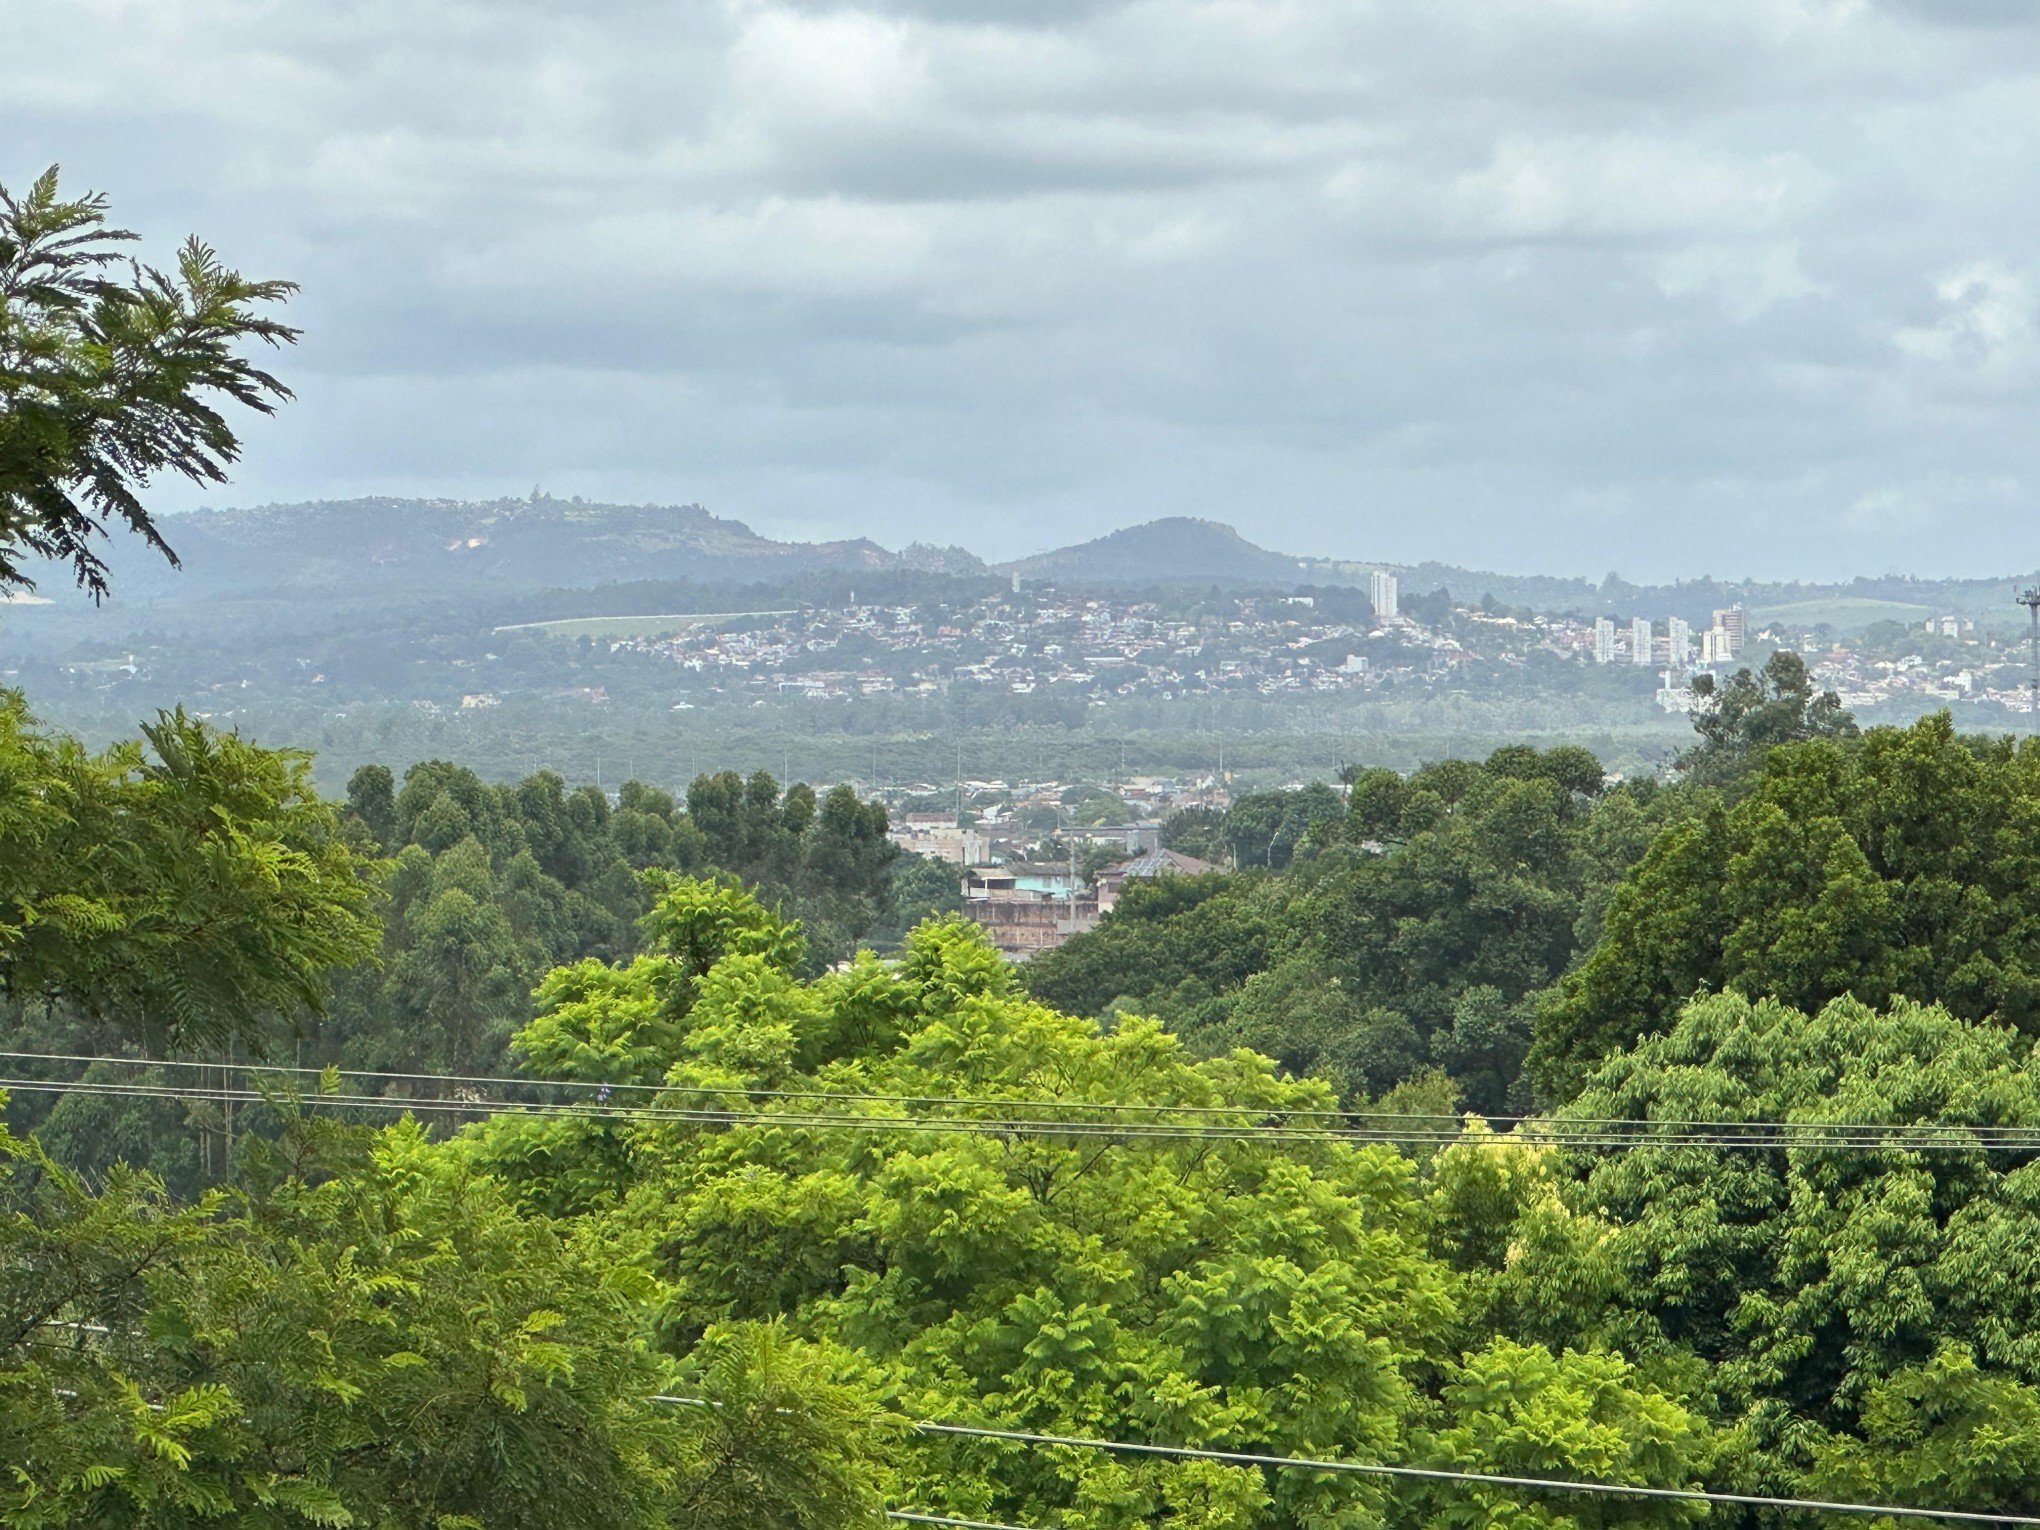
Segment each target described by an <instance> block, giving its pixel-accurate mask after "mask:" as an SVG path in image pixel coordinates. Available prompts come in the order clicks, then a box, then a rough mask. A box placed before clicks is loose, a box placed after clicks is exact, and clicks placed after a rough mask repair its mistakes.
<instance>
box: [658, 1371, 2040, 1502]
mask: <svg viewBox="0 0 2040 1530" xmlns="http://www.w3.org/2000/svg"><path fill="white" fill-rule="evenodd" d="M646 1401H647V1402H657V1403H677V1404H679V1405H681V1406H683V1407H690V1408H714V1407H719V1406H721V1405H720V1404H718V1403H715V1402H711V1401H709V1400H708V1399H706V1398H701V1397H678V1396H672V1395H664V1394H662V1395H659V1396H654V1397H649V1398H647V1399H646ZM910 1427H911V1428H913V1429H914V1430H915V1431H916V1432H917V1433H920V1434H937V1435H951V1436H956V1437H960V1438H968V1439H982V1440H1005V1441H1010V1442H1012V1443H1015V1444H1020V1445H1028V1446H1033V1447H1037V1448H1044V1449H1045V1448H1054V1447H1061V1448H1067V1449H1076V1450H1105V1451H1113V1452H1116V1453H1119V1454H1123V1455H1144V1456H1167V1457H1170V1458H1171V1459H1175V1460H1187V1461H1217V1462H1220V1463H1222V1464H1224V1465H1228V1466H1267V1467H1275V1468H1279V1469H1282V1470H1289V1471H1312V1472H1345V1473H1350V1474H1354V1475H1358V1476H1371V1477H1398V1478H1407V1479H1412V1480H1416V1481H1423V1482H1458V1483H1478V1484H1483V1485H1488V1486H1493V1487H1517V1488H1535V1489H1538V1490H1540V1491H1550V1492H1555V1493H1596V1494H1600V1495H1602V1496H1604V1497H1619V1498H1662V1499H1673V1500H1677V1501H1680V1502H1686V1503H1718V1504H1735V1505H1738V1506H1740V1507H1745V1508H1760V1509H1808V1510H1815V1511H1820V1512H1825V1513H1830V1514H1868V1515H1876V1516H1882V1517H1888V1518H1893V1519H1953V1520H1962V1521H1966V1522H1973V1523H1979V1524H1993V1525H2040V1518H2036V1517H2033V1516H2031V1515H2023V1514H2005V1513H1997V1512H1991V1511H1987V1510H1980V1509H1929V1508H1919V1507H1915V1506H1913V1505H1909V1504H1874V1503H1853V1502H1850V1501H1849V1500H1846V1499H1825V1498H1773V1497H1767V1496H1765V1495H1763V1494H1758V1493H1721V1492H1710V1491H1708V1490H1706V1489H1704V1488H1661V1487H1644V1486H1641V1485H1636V1484H1631V1483H1625V1482H1592V1481H1583V1480H1581V1479H1578V1478H1572V1477H1528V1476H1518V1475H1516V1474H1513V1473H1503V1472H1463V1471H1454V1470H1449V1469H1446V1468H1443V1467H1430V1466H1389V1465H1386V1464H1383V1463H1380V1462H1374V1461H1343V1460H1335V1459H1334V1460H1327V1459H1321V1458H1318V1457H1313V1456H1277V1455H1267V1454H1263V1453H1261V1452H1258V1451H1246V1450H1213V1449H1210V1448H1208V1447H1205V1446H1198V1445H1151V1444H1147V1443H1145V1442H1143V1441H1138V1440H1097V1439H1089V1438H1086V1437H1083V1436H1079V1435H1066V1434H1036V1433H1034V1432H1033V1431H1031V1430H1026V1429H994V1428H989V1427H986V1426H983V1425H978V1424H945V1423H939V1422H937V1421H935V1420H933V1419H921V1420H919V1421H918V1422H916V1423H914V1424H913V1425H911V1426H910ZM933 1523H942V1521H940V1520H936V1521H933ZM986 1530H1011V1527H1002V1526H991V1527H986Z"/></svg>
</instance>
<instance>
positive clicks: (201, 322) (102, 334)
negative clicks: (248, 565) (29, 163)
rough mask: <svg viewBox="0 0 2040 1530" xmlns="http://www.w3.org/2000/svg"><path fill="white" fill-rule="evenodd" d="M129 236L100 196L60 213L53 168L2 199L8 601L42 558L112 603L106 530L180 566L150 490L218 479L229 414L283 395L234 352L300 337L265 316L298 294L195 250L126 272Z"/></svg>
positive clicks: (2, 535) (194, 243) (227, 444)
mask: <svg viewBox="0 0 2040 1530" xmlns="http://www.w3.org/2000/svg"><path fill="white" fill-rule="evenodd" d="M134 237H135V236H134V235H133V234H131V233H129V232H127V231H126V230H124V229H116V228H109V227H107V224H106V199H105V198H104V197H99V196H85V197H80V198H76V199H73V200H66V199H65V198H64V197H63V196H62V195H61V194H60V193H59V191H58V189H57V171H56V167H55V166H52V167H51V168H50V169H49V170H48V171H46V172H45V173H44V174H43V175H41V176H40V177H38V178H37V179H36V181H35V182H34V184H32V185H31V186H30V187H29V189H28V190H27V191H26V192H24V193H22V194H21V195H19V196H16V195H14V194H12V193H10V192H9V191H8V190H7V189H6V188H5V187H4V186H0V589H4V588H6V587H8V586H15V587H32V586H33V584H34V579H33V576H32V575H31V573H30V572H29V570H30V568H31V566H32V564H31V560H34V559H45V558H46V559H52V560H54V561H57V562H60V563H68V564H69V565H70V566H71V572H72V574H73V575H74V576H75V577H76V579H77V581H78V583H79V585H80V586H81V587H83V588H84V589H86V590H87V591H89V592H90V593H91V595H92V597H93V599H95V600H99V599H103V598H104V597H105V596H106V595H107V593H108V591H109V588H110V586H109V582H108V570H107V566H106V561H105V559H104V558H103V557H102V556H101V555H100V551H99V549H98V547H97V546H96V545H95V544H96V543H97V542H98V541H99V540H100V539H102V538H103V537H104V536H105V535H106V530H107V527H108V525H109V524H124V525H126V526H127V527H128V529H130V530H132V531H134V532H137V533H139V534H140V535H141V536H142V537H143V538H144V539H146V540H147V542H148V543H149V545H150V546H152V547H154V548H155V549H156V550H157V551H158V552H160V553H162V554H163V555H164V556H165V557H167V558H169V559H170V561H171V562H172V563H175V562H176V561H177V557H176V554H175V553H173V552H172V551H171V550H170V546H169V544H168V543H167V542H165V541H164V539H163V535H162V532H161V530H160V529H159V528H158V526H157V523H156V519H155V517H154V516H152V515H151V514H150V513H149V511H148V510H147V508H146V507H144V505H143V504H142V501H141V497H140V496H141V493H142V491H143V489H144V488H145V487H146V486H147V484H148V483H149V481H150V479H152V478H153V477H155V476H156V475H158V474H162V473H171V474H176V475H178V476H180V477H183V478H186V479H189V480H191V481H192V482H194V483H201V484H214V483H223V482H225V481H226V470H227V468H228V466H229V465H230V464H231V463H232V462H233V461H234V460H235V458H236V457H237V456H239V454H240V443H239V441H238V440H237V439H236V438H235V435H234V432H233V428H232V427H231V426H230V425H229V424H228V422H227V418H226V416H225V415H224V414H222V413H221V407H222V406H225V405H227V404H240V405H242V406H244V407H246V408H249V409H254V410H257V411H260V412H261V413H264V414H267V413H270V412H271V411H273V410H274V408H275V407H276V404H277V403H278V402H280V401H281V400H283V399H286V398H288V397H290V390H289V389H288V388H286V387H284V385H283V384H282V383H281V382H279V381H277V379H276V378H274V377H272V376H270V375H269V373H267V372H265V371H263V370H262V369H261V368H259V367H257V366H254V365H253V364H252V363H250V362H249V361H247V360H246V359H245V358H244V357H243V356H241V355H240V354H239V353H238V351H237V349H236V347H237V346H240V345H241V344H243V343H244V342H247V341H251V340H252V341H257V342H260V343H263V344H266V345H270V346H279V345H284V344H288V343H289V342H291V341H293V340H295V339H296V338H297V331H296V330H294V329H291V328H289V327H288V326H286V325H284V324H282V323H281V322H279V321H278V320H276V319H273V318H269V317H267V316H266V315H265V314H264V313H263V312H262V311H261V310H262V305H265V304H270V303H275V302H279V301H281V300H282V299H284V298H286V297H288V296H289V295H290V294H291V293H292V292H294V291H295V290H296V288H295V287H294V286H293V285H292V284H291V283H289V282H275V281H251V280H249V279H248V278H246V277H244V276H242V275H241V274H240V273H239V272H237V271H234V270H232V269H231V268H229V267H228V266H226V265H224V264H222V263H221V261H220V260H219V258H218V257H217V256H216V255H215V254H214V253H213V251H212V250H211V249H210V248H208V247H207V246H206V245H204V244H201V243H200V242H199V241H198V240H197V239H188V240H186V241H185V243H184V245H183V247H182V248H181V249H180V250H179V251H178V253H177V262H176V266H175V268H174V269H172V270H169V271H163V270H159V269H157V268H155V267H153V266H144V265H140V264H137V263H134V262H131V261H123V259H122V254H121V248H120V247H121V246H122V245H123V244H125V243H127V242H129V241H132V240H133V239H134ZM123 268H124V269H123Z"/></svg>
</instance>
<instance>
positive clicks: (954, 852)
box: [886, 813, 991, 866]
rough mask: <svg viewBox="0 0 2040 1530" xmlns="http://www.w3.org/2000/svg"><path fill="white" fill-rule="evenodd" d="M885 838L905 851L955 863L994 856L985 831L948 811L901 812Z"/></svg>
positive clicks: (975, 860) (966, 862)
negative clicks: (969, 825)
mask: <svg viewBox="0 0 2040 1530" xmlns="http://www.w3.org/2000/svg"><path fill="white" fill-rule="evenodd" d="M886 838H887V839H889V840H891V841H892V842H893V843H894V844H896V845H898V846H899V847H900V848H901V849H902V850H910V851H912V852H913V853H914V854H915V855H926V856H932V857H933V858H934V859H936V860H938V861H947V862H949V863H950V864H951V865H952V866H974V865H976V864H978V863H979V862H981V861H984V860H987V859H989V858H990V856H991V841H990V839H989V838H988V837H987V836H986V835H985V833H984V831H983V830H981V829H978V828H975V827H966V826H965V825H963V824H959V823H958V822H957V821H956V819H955V818H954V817H953V816H952V815H950V814H948V813H902V814H901V815H900V816H899V817H898V818H897V819H895V820H894V821H893V824H892V826H891V827H890V828H888V829H887V830H886Z"/></svg>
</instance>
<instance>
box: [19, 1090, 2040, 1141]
mask: <svg viewBox="0 0 2040 1530" xmlns="http://www.w3.org/2000/svg"><path fill="white" fill-rule="evenodd" d="M582 1087H584V1088H586V1087H596V1086H582ZM0 1089H12V1090H15V1091H18V1092H21V1093H41V1094H85V1095H103V1096H109V1097H122V1098H135V1099H163V1100H178V1101H186V1102H199V1103H216V1104H250V1105H261V1104H273V1103H275V1098H274V1096H272V1095H270V1094H267V1093H265V1092H263V1091H260V1090H256V1089H250V1088H236V1087H232V1086H221V1085H202V1084H170V1083H163V1084H155V1083H120V1082H115V1081H110V1080H82V1079H75V1080H74V1079H48V1078H0ZM672 1092H674V1093H686V1092H689V1091H688V1090H687V1089H686V1088H685V1087H684V1086H683V1087H681V1088H678V1089H675V1090H674V1091H672ZM706 1092H713V1091H712V1090H710V1091H706ZM295 1098H296V1103H298V1104H300V1105H302V1106H305V1107H318V1108H325V1109H360V1110H378V1111H393V1112H398V1113H415V1114H419V1115H434V1114H437V1115H460V1116H474V1115H479V1114H495V1115H509V1116H531V1117H537V1118H558V1119H570V1120H585V1121H597V1122H619V1123H632V1122H638V1123H657V1122H667V1123H674V1124H682V1125H698V1126H723V1127H731V1126H748V1127H755V1128H764V1127H778V1128H782V1129H788V1130H844V1131H859V1132H910V1131H911V1132H936V1133H961V1134H976V1135H990V1136H1008V1137H1048V1138H1098V1139H1104V1140H1106V1141H1108V1142H1119V1143H1132V1142H1138V1141H1156V1142H1279V1143H1292V1144H1313V1143H1314V1144H1325V1145H1329V1144H1337V1143H1344V1144H1347V1145H1369V1144H1378V1145H1385V1146H1402V1145H1433V1146H1441V1147H1442V1146H1450V1145H1452V1144H1454V1143H1458V1142H1461V1141H1464V1140H1466V1138H1465V1135H1464V1132H1463V1130H1461V1129H1459V1128H1453V1129H1450V1130H1447V1129H1443V1128H1437V1127H1431V1128H1411V1129H1402V1128H1394V1127H1372V1126H1369V1127H1309V1126H1303V1127H1289V1126H1283V1125H1279V1124H1245V1123H1241V1124H1232V1125H1175V1124H1170V1123H1167V1122H1139V1121H1083V1120H1072V1121H1053V1120H1040V1119H1031V1118H1015V1117H1002V1116H986V1117H961V1116H933V1115H924V1116H880V1115H856V1114H849V1113H844V1112H833V1113H832V1112H821V1111H778V1110H775V1111H759V1110H734V1109H715V1108H688V1107H680V1106H646V1105H610V1104H606V1103H603V1102H601V1101H599V1100H582V1101H565V1102H546V1101H528V1100H502V1099H490V1098H485V1097H482V1096H479V1095H477V1096H469V1097H459V1096H454V1097H437V1098H428V1097H415V1096H391V1095H364V1094H337V1093H323V1092H322V1093H317V1094H310V1095H302V1096H297V1097H295ZM843 1098H846V1099H854V1098H855V1097H851V1096H845V1097H843ZM1167 1108H1168V1107H1156V1109H1158V1110H1166V1109H1167ZM1361 1119H1365V1117H1364V1116H1363V1117H1362V1118H1361ZM1518 1132H1519V1134H1520V1135H1518V1136H1517V1137H1515V1138H1514V1139H1513V1140H1515V1141H1520V1142H1522V1143H1526V1144H1528V1145H1531V1146H1538V1147H1556V1148H1574V1149H1593V1148H1608V1149H1634V1148H1639V1147H1655V1148H1674V1147H1697V1148H1708V1149H1737V1148H1743V1149H1768V1150H1783V1149H1793V1148H1798V1149H1814V1148H1819V1149H1843V1148H1850V1149H1865V1150H1873V1151H1874V1150H1884V1151H1916V1152H1941V1151H1945V1152H1976V1151H1982V1150H1994V1151H1999V1152H2035V1151H2040V1126H2035V1127H1993V1126H1970V1125H1953V1124H1926V1125H1891V1126H1879V1125H1861V1124H1855V1123H1796V1122H1739V1123H1733V1122H1732V1123H1725V1124H1724V1125H1723V1127H1721V1128H1720V1129H1713V1130H1691V1129H1685V1128H1680V1127H1677V1126H1672V1127H1666V1126H1663V1125H1660V1123H1657V1122H1654V1121H1647V1120H1636V1121H1631V1122H1624V1123H1621V1124H1620V1127H1619V1128H1618V1127H1615V1126H1601V1125H1597V1124H1596V1123H1592V1122H1586V1123H1578V1124H1575V1123H1571V1122H1567V1121H1564V1120H1547V1121H1527V1122H1525V1123H1523V1125H1522V1126H1521V1127H1519V1128H1518ZM1495 1140H1496V1141H1498V1142H1507V1141H1510V1140H1512V1139H1510V1138H1507V1137H1497V1138H1496V1139H1495Z"/></svg>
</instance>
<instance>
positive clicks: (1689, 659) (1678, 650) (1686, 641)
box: [1665, 616, 1693, 669]
mask: <svg viewBox="0 0 2040 1530" xmlns="http://www.w3.org/2000/svg"><path fill="white" fill-rule="evenodd" d="M1665 642H1666V645H1667V647H1668V648H1669V650H1670V651H1669V652H1668V653H1667V654H1666V656H1665V662H1666V663H1667V664H1669V665H1671V666H1672V668H1673V669H1690V668H1692V665H1693V627H1692V624H1691V623H1689V622H1688V621H1687V620H1686V619H1685V618H1684V617H1683V616H1675V617H1673V618H1672V619H1671V620H1670V621H1668V622H1666V623H1665Z"/></svg>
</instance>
